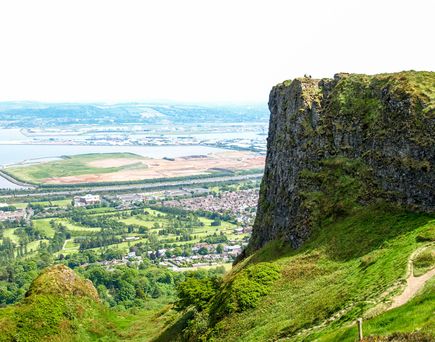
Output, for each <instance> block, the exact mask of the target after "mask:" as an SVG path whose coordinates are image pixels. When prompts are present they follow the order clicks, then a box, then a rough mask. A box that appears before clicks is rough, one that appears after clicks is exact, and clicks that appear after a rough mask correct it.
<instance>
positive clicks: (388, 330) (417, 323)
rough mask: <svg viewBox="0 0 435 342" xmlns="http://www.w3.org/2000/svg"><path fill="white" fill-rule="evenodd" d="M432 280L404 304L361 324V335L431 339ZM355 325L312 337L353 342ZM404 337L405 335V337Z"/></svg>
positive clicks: (434, 289) (434, 288)
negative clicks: (408, 336)
mask: <svg viewBox="0 0 435 342" xmlns="http://www.w3.org/2000/svg"><path fill="white" fill-rule="evenodd" d="M434 313H435V279H432V280H431V281H429V282H428V283H427V284H426V286H425V288H424V289H423V290H422V291H421V293H419V294H418V295H417V296H415V297H414V298H413V299H412V300H410V301H409V302H408V303H406V304H404V305H403V306H400V307H398V308H396V309H393V310H391V311H387V312H385V313H383V314H380V315H378V316H376V317H374V318H372V319H370V320H367V321H365V322H363V333H364V335H365V336H371V337H380V336H391V335H392V332H394V333H396V334H397V333H402V334H406V333H415V332H417V331H418V332H419V337H420V338H421V340H423V337H427V338H428V340H430V337H433V336H435V315H434ZM357 334H358V332H357V327H356V326H355V325H353V326H350V327H345V328H342V329H337V330H335V331H333V332H331V333H329V334H328V333H324V334H321V335H318V336H312V338H313V339H314V338H316V339H318V340H319V341H325V342H326V341H331V342H332V341H343V342H344V341H349V342H353V341H355V336H357ZM405 336H406V335H405Z"/></svg>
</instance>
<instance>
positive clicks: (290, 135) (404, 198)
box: [246, 71, 435, 254]
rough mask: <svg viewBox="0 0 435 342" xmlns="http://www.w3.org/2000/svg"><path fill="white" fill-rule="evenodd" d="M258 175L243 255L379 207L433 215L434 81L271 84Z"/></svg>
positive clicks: (343, 79)
mask: <svg viewBox="0 0 435 342" xmlns="http://www.w3.org/2000/svg"><path fill="white" fill-rule="evenodd" d="M269 108H270V112H271V117H270V125H269V137H268V146H267V158H266V167H265V174H264V178H263V181H262V185H261V191H260V200H259V204H258V211H257V218H256V221H255V224H254V229H253V235H252V238H251V240H250V243H249V246H248V248H247V250H246V253H248V254H249V253H251V252H253V251H254V250H256V249H258V248H260V247H262V246H263V245H264V244H265V243H266V242H268V241H270V240H274V239H283V240H285V241H288V242H289V243H291V245H292V246H293V247H294V248H298V247H299V246H301V244H302V243H303V242H305V241H306V240H307V239H308V238H309V237H310V235H311V234H312V232H313V230H314V229H315V228H316V227H319V225H320V226H321V223H322V222H323V221H324V220H327V219H328V218H331V217H332V218H334V217H337V216H338V215H340V214H343V213H345V212H346V211H347V210H351V209H352V208H354V207H355V206H359V205H366V204H368V203H369V202H373V201H375V200H379V199H382V201H387V202H394V203H398V204H400V205H404V206H407V207H408V208H410V209H412V210H418V211H434V209H435V191H434V187H435V176H434V175H435V168H434V159H435V133H434V132H435V116H434V113H435V73H434V72H416V71H407V72H400V73H394V74H380V75H374V76H368V75H359V74H337V75H335V76H334V78H333V79H321V80H316V79H311V78H309V77H304V78H299V79H295V80H293V81H285V82H283V83H281V84H278V85H276V86H275V87H274V88H273V89H272V91H271V93H270V99H269Z"/></svg>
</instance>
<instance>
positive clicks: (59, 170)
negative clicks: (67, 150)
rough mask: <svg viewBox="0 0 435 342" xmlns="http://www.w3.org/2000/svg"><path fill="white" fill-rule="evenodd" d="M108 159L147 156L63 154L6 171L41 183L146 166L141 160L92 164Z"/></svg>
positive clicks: (28, 180) (27, 180)
mask: <svg viewBox="0 0 435 342" xmlns="http://www.w3.org/2000/svg"><path fill="white" fill-rule="evenodd" d="M107 159H125V160H129V159H131V160H138V159H141V160H145V159H146V158H144V157H142V156H139V155H137V154H134V153H90V154H80V155H76V156H63V157H62V160H57V161H51V162H46V163H39V164H33V165H28V166H27V165H20V166H11V167H8V168H6V169H5V171H6V172H7V173H8V174H10V175H11V176H13V177H14V178H16V179H18V180H21V181H24V182H28V183H34V184H39V183H42V182H43V181H44V180H45V179H47V178H54V177H67V176H78V175H88V174H92V175H99V174H105V173H112V172H118V171H122V170H130V169H135V168H140V169H143V168H146V165H145V164H142V163H140V162H135V163H132V164H128V165H124V166H119V167H94V166H92V165H90V163H92V162H98V161H104V160H107Z"/></svg>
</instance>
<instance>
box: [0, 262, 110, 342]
mask: <svg viewBox="0 0 435 342" xmlns="http://www.w3.org/2000/svg"><path fill="white" fill-rule="evenodd" d="M106 311H107V308H105V307H104V306H103V305H102V304H101V303H100V302H99V298H98V293H97V291H96V289H95V288H94V286H93V285H92V283H91V282H90V281H88V280H85V279H82V278H81V277H79V276H78V275H77V274H76V273H75V272H74V271H73V270H71V269H69V268H68V267H66V266H64V265H56V266H53V267H51V268H48V269H46V270H45V271H43V272H42V273H41V275H40V276H39V277H38V278H36V279H35V280H34V281H33V283H32V285H31V286H30V289H29V291H28V292H27V294H26V298H25V299H24V300H23V301H22V302H20V303H19V304H17V305H13V306H8V307H6V308H4V309H0V331H1V334H0V341H88V340H95V339H98V338H99V337H102V336H106V335H107V336H111V335H112V334H113V332H112V331H110V323H109V322H108V321H106V317H105V316H106V314H107V312H106Z"/></svg>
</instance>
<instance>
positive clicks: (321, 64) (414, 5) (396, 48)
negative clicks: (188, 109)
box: [0, 0, 435, 102]
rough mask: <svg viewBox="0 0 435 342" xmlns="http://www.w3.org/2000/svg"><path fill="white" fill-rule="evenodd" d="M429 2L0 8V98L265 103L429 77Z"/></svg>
mask: <svg viewBox="0 0 435 342" xmlns="http://www.w3.org/2000/svg"><path fill="white" fill-rule="evenodd" d="M434 10H435V6H434V2H433V1H431V0H427V1H425V0H415V1H404V0H397V1H394V0H391V1H388V0H384V1H380V0H366V1H362V0H353V1H350V0H347V1H346V0H330V1H322V0H318V1H315V0H308V1H307V0H304V1H290V0H288V1H279V0H264V1H253V0H251V1H244V0H232V1H230V0H219V1H217V0H215V1H211V0H183V1H180V0H173V1H169V0H159V1H151V0H150V1H147V0H117V1H115V0H74V1H66V0H38V1H34V0H28V1H23V0H14V1H2V2H1V3H0V101H1V100H3V101H4V100H40V101H112V102H113V101H129V100H153V99H170V100H182V101H186V102H187V101H233V102H238V101H256V102H259V101H266V100H267V96H268V92H269V90H270V88H271V87H272V85H274V84H275V83H277V82H280V81H282V80H284V79H286V78H293V77H297V76H301V75H303V74H305V73H307V74H311V75H312V76H313V77H331V76H332V75H333V74H334V73H335V72H339V71H347V72H364V73H377V72H383V71H399V70H403V69H416V70H422V69H426V70H434V69H435V68H434V64H435V54H434V44H433V36H434V29H433V15H434V13H435V11H434Z"/></svg>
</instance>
